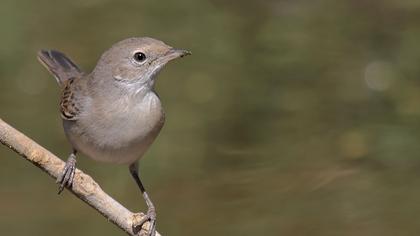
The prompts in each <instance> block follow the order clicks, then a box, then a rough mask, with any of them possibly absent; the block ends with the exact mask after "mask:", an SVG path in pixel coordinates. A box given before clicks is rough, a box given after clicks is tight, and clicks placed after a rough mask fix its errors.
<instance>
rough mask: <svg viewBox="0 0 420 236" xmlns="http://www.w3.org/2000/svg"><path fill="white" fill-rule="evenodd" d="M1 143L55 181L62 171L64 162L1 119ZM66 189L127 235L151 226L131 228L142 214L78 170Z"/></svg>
mask: <svg viewBox="0 0 420 236" xmlns="http://www.w3.org/2000/svg"><path fill="white" fill-rule="evenodd" d="M0 142H1V143H3V144H4V145H5V146H7V147H8V148H10V149H12V150H13V151H15V152H16V153H18V154H19V155H21V156H22V157H23V158H25V159H26V160H27V161H29V162H31V163H32V164H34V165H35V166H37V167H38V168H40V169H41V170H43V171H44V172H46V173H47V174H48V175H49V176H51V177H52V178H54V179H57V176H58V175H59V174H60V173H61V171H62V170H63V168H64V164H65V163H64V162H63V161H62V160H61V159H60V158H58V157H56V156H55V155H54V154H52V153H51V152H49V151H48V150H46V149H45V148H43V147H42V146H40V145H39V144H37V143H35V142H34V141H33V140H31V139H30V138H28V137H27V136H25V135H24V134H22V133H21V132H19V131H17V130H16V129H14V128H13V127H11V126H10V125H8V124H7V123H6V122H4V121H3V120H2V119H0ZM68 190H69V191H70V192H72V193H73V194H74V195H75V196H76V197H78V198H79V199H81V200H82V201H84V202H85V203H87V204H88V205H89V206H91V207H93V208H94V209H95V210H97V211H98V212H99V213H101V214H102V215H103V216H104V217H105V218H106V219H107V220H108V221H111V222H112V223H114V224H115V225H116V226H118V227H119V228H120V229H122V230H124V232H126V233H127V234H128V235H131V236H135V235H137V234H138V233H140V235H147V230H148V229H149V226H150V224H149V222H146V223H145V224H143V226H142V228H141V229H140V227H136V228H134V227H133V225H138V224H137V223H138V222H140V221H141V220H142V219H143V217H145V214H143V213H132V212H131V211H129V210H127V209H126V208H125V207H124V206H122V205H121V204H120V203H119V202H117V201H116V200H114V199H113V198H112V197H110V196H109V195H108V194H106V193H105V192H104V191H103V190H102V189H101V187H100V186H99V185H98V184H97V183H96V182H95V181H94V180H93V179H92V177H90V176H89V175H87V174H85V173H83V172H82V171H81V170H78V169H77V170H76V173H75V176H74V181H73V187H72V189H68ZM139 231H140V232H139ZM156 236H160V234H159V233H157V232H156Z"/></svg>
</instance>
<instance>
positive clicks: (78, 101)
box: [60, 77, 84, 120]
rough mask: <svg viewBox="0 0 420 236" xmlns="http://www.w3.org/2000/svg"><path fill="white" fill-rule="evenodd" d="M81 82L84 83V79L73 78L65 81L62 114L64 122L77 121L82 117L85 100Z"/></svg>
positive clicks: (61, 103)
mask: <svg viewBox="0 0 420 236" xmlns="http://www.w3.org/2000/svg"><path fill="white" fill-rule="evenodd" d="M81 82H84V81H83V77H73V78H70V79H67V80H66V81H63V91H62V94H61V102H60V112H61V117H62V118H63V119H64V120H77V118H78V116H79V115H80V112H81V110H82V98H83V95H82V94H81V93H82V91H83V89H82V88H81V86H82V85H83V84H81Z"/></svg>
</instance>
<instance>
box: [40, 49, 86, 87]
mask: <svg viewBox="0 0 420 236" xmlns="http://www.w3.org/2000/svg"><path fill="white" fill-rule="evenodd" d="M38 60H39V61H40V62H41V63H42V64H43V65H44V66H45V68H47V70H48V71H49V72H50V73H51V74H53V75H54V77H55V79H56V80H57V82H58V83H59V84H60V85H62V84H63V83H64V82H65V81H66V80H68V79H70V78H73V77H78V76H81V75H82V73H83V72H82V71H81V70H80V69H79V67H78V66H77V65H76V64H74V63H73V62H72V61H71V60H70V59H69V58H68V57H67V56H66V55H64V54H63V53H61V52H59V51H55V50H41V51H39V52H38Z"/></svg>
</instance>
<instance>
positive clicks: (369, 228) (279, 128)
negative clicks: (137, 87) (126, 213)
mask: <svg viewBox="0 0 420 236" xmlns="http://www.w3.org/2000/svg"><path fill="white" fill-rule="evenodd" d="M0 32H1V33H0V36H1V37H0V117H1V118H2V119H4V120H5V121H7V122H9V123H10V124H11V125H13V126H14V127H16V128H17V129H19V130H21V131H22V132H24V133H25V134H27V135H28V136H30V137H31V138H33V139H34V140H35V141H37V142H38V143H40V144H41V145H43V146H44V147H46V148H47V149H49V150H51V151H52V152H53V153H55V154H57V155H58V156H60V157H62V158H63V159H65V158H67V155H68V154H69V150H70V147H69V145H68V144H67V141H66V139H65V136H64V134H63V130H62V127H61V121H60V117H59V113H58V97H59V88H58V86H57V85H56V82H55V81H54V79H53V78H52V77H51V76H50V75H49V74H48V73H47V71H46V70H45V69H44V68H43V67H42V66H41V65H40V64H39V63H38V62H37V60H36V52H37V50H39V49H41V48H56V49H59V50H61V51H63V52H65V53H67V54H68V55H69V56H70V57H71V58H73V59H74V60H75V61H76V62H78V64H79V65H80V66H81V67H82V68H84V69H85V70H87V71H90V70H91V69H92V68H93V66H94V65H95V62H96V60H97V59H98V57H99V56H100V54H101V53H102V52H103V51H104V50H106V49H107V48H108V47H109V46H110V45H112V44H113V43H115V42H116V41H119V40H121V39H124V38H127V37H131V36H151V37H155V38H158V39H161V40H163V41H165V42H166V43H168V44H170V45H172V46H175V47H179V48H186V49H190V50H191V51H192V52H193V56H191V57H187V58H185V59H182V60H177V61H175V62H173V63H170V65H168V66H167V67H166V68H165V69H164V70H163V71H162V72H161V74H160V76H159V79H158V83H157V90H158V92H159V94H160V97H161V99H162V100H163V103H164V106H165V109H166V113H167V123H166V125H165V127H164V129H163V130H162V132H161V134H160V136H159V137H158V139H157V141H156V142H155V143H154V145H153V146H152V148H151V149H150V150H149V151H148V153H147V154H146V156H145V158H143V159H142V161H141V167H140V169H141V172H142V177H143V181H144V182H145V185H146V187H147V188H148V191H149V194H150V195H151V197H152V199H153V200H154V202H155V204H156V205H157V210H158V230H159V231H160V232H162V233H163V235H172V236H177V235H204V236H207V235H209V236H210V235H273V236H274V235H319V236H325V235H382V236H383V235H385V236H387V235H390V236H391V235H418V232H419V231H420V224H419V223H418V222H419V218H420V170H419V169H420V159H419V153H420V145H419V143H420V105H419V103H420V80H419V76H420V46H419V45H418V44H419V42H420V2H419V1H417V0H373V1H353V0H342V1H337V0H314V1H292V0H288V1H280V0H277V1H274V0H265V1H256V0H254V1H243V0H242V1H239V0H236V1H222V0H200V1H197V0H195V1H194V0H178V1H156V0H147V1H143V0H136V1H134V0H133V1H128V0H123V1H111V0H89V1H87V0H74V1H52V0H38V1H29V0H2V1H1V2H0ZM0 156H1V159H0V160H1V161H0V232H1V233H0V234H1V235H9V236H13V235H58V234H60V235H64V236H66V235H124V233H123V232H122V231H120V230H119V229H117V228H116V227H115V226H114V225H112V224H110V223H108V222H107V221H106V220H105V219H104V218H103V217H101V216H100V215H98V214H97V213H96V212H95V211H94V210H92V209H91V208H89V207H88V206H87V205H85V204H82V203H81V202H80V201H79V200H78V199H76V198H75V197H73V196H72V195H71V194H69V193H68V192H67V191H65V192H64V194H62V195H61V196H58V195H57V194H56V192H57V186H56V185H55V183H54V181H53V180H52V179H50V178H49V177H48V176H47V175H45V174H44V173H42V172H40V171H39V170H38V169H37V168H34V167H33V166H31V165H30V164H29V163H28V162H26V161H24V160H23V159H21V158H20V157H18V156H17V155H16V154H15V153H13V152H12V151H10V150H9V149H7V148H5V147H0ZM78 167H79V168H81V169H82V170H84V171H85V172H87V173H88V174H90V175H92V176H93V177H94V178H95V179H96V180H97V181H98V182H99V183H100V184H101V186H102V188H103V189H104V190H105V191H107V192H108V193H109V194H110V195H111V196H113V197H115V198H116V199H117V200H118V201H120V202H121V203H122V204H124V205H125V206H127V207H128V208H129V209H131V210H133V211H139V210H144V209H145V205H144V203H143V200H142V198H141V196H140V194H139V191H138V189H137V188H136V185H135V183H134V181H133V180H132V179H131V177H130V175H129V173H128V170H127V167H126V166H112V165H109V164H102V163H96V162H94V161H92V160H90V159H87V158H85V157H83V156H81V157H80V158H79V160H78Z"/></svg>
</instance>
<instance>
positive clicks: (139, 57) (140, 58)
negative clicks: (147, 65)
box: [134, 52, 146, 62]
mask: <svg viewBox="0 0 420 236" xmlns="http://www.w3.org/2000/svg"><path fill="white" fill-rule="evenodd" d="M134 60H135V61H136V62H143V61H144V60H146V55H144V53H142V52H136V53H134Z"/></svg>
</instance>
